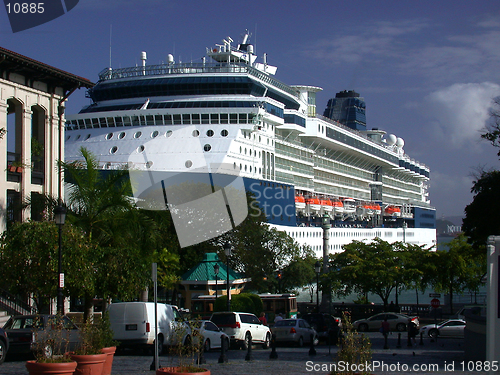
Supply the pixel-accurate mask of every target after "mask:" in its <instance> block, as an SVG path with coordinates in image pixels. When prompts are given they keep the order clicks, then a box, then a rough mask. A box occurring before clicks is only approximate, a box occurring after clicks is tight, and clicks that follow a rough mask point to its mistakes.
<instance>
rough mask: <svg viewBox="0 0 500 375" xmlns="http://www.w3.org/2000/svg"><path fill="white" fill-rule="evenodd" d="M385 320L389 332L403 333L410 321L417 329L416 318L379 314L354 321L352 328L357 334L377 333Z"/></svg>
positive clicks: (394, 314)
mask: <svg viewBox="0 0 500 375" xmlns="http://www.w3.org/2000/svg"><path fill="white" fill-rule="evenodd" d="M385 319H387V321H388V322H389V326H390V330H391V331H398V332H403V331H406V329H407V327H408V322H409V321H410V320H411V321H412V322H413V323H415V325H416V326H417V327H418V326H419V322H418V318H417V317H416V316H414V317H410V316H408V315H404V314H397V313H380V314H376V315H373V316H370V317H369V318H367V319H361V320H356V321H355V322H354V323H352V324H353V326H354V328H355V329H356V330H357V331H359V332H366V331H377V330H379V329H380V327H381V326H382V322H383V321H384V320H385Z"/></svg>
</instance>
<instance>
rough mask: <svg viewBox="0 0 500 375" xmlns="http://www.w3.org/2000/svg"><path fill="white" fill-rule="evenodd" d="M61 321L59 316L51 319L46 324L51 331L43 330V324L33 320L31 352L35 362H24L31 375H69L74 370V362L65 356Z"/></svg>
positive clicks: (66, 344) (65, 342) (65, 346)
mask: <svg viewBox="0 0 500 375" xmlns="http://www.w3.org/2000/svg"><path fill="white" fill-rule="evenodd" d="M63 324H64V323H63V320H62V318H61V316H60V315H57V316H54V317H51V318H50V319H49V321H48V322H47V326H49V325H50V327H51V329H49V328H48V327H47V329H43V328H44V327H43V323H42V322H41V321H40V320H35V322H34V325H33V326H34V330H33V337H34V343H33V350H34V354H35V360H30V361H27V362H26V369H27V370H28V373H29V374H31V375H42V374H51V375H71V374H73V373H74V371H75V369H76V365H77V364H76V362H75V361H74V360H72V359H71V358H70V357H69V356H68V355H67V354H64V353H66V352H67V350H66V349H67V346H68V341H67V340H66V338H65V337H64V334H63V328H64V327H63Z"/></svg>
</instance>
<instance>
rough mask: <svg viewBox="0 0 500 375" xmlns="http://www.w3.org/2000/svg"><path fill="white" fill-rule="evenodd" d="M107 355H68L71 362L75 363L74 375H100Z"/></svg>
mask: <svg viewBox="0 0 500 375" xmlns="http://www.w3.org/2000/svg"><path fill="white" fill-rule="evenodd" d="M107 356H108V355H107V354H85V355H82V354H70V357H71V359H72V360H73V361H76V362H77V365H76V369H75V375H102V369H103V367H104V362H105V361H106V358H107Z"/></svg>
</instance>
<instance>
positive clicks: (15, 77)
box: [0, 47, 94, 232]
mask: <svg viewBox="0 0 500 375" xmlns="http://www.w3.org/2000/svg"><path fill="white" fill-rule="evenodd" d="M92 86H94V84H93V83H92V82H91V81H89V80H87V79H85V78H82V77H78V76H76V75H74V74H71V73H67V72H65V71H62V70H60V69H57V68H54V67H52V66H49V65H46V64H44V63H41V62H39V61H36V60H33V59H30V58H28V57H26V56H23V55H20V54H18V53H15V52H12V51H9V50H7V49H4V48H1V47H0V129H1V138H0V232H2V231H4V230H5V229H6V228H7V225H8V223H9V222H14V221H22V220H27V219H34V220H38V219H41V218H42V215H43V213H42V212H41V211H39V210H38V211H37V210H36V209H33V210H31V209H29V210H24V211H23V210H21V209H20V208H19V204H20V203H21V202H22V201H23V200H24V199H26V198H31V199H32V201H36V198H37V194H48V195H51V196H53V197H55V198H59V199H61V197H63V192H64V190H63V189H64V187H63V183H62V178H61V177H62V176H61V174H60V171H59V168H58V160H63V158H64V123H65V119H64V108H65V101H66V100H67V99H68V97H69V96H70V95H71V94H72V93H73V92H74V91H75V90H77V89H79V88H90V87H92Z"/></svg>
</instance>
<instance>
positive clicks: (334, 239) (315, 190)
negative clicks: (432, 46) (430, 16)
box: [65, 33, 436, 256]
mask: <svg viewBox="0 0 500 375" xmlns="http://www.w3.org/2000/svg"><path fill="white" fill-rule="evenodd" d="M249 41H250V39H249V34H248V33H245V34H244V36H243V37H242V40H241V42H240V43H236V42H234V41H233V39H231V38H230V37H227V38H225V39H223V40H222V41H221V42H220V43H219V44H215V45H214V46H212V47H209V48H207V49H206V55H205V57H204V58H203V59H201V60H200V61H199V62H196V63H193V62H191V63H180V62H176V61H175V58H174V56H172V55H170V54H169V55H168V56H167V58H166V62H165V63H163V64H159V65H149V64H147V63H146V61H147V55H146V52H142V54H141V64H139V65H136V66H132V67H129V68H120V69H113V68H111V67H109V68H106V69H104V70H103V71H101V72H100V73H99V80H98V82H97V83H96V85H95V86H94V87H93V88H91V89H89V91H88V93H87V94H88V95H87V96H88V97H89V98H90V99H91V102H90V103H91V104H89V105H88V106H85V107H84V108H82V110H81V111H80V112H79V113H78V114H74V115H68V116H67V119H66V138H65V157H66V160H67V161H72V160H78V159H79V158H81V152H80V149H81V147H85V148H86V149H88V150H89V151H90V152H92V153H93V154H94V155H96V156H97V158H98V160H99V162H100V166H101V167H102V169H103V170H111V169H116V168H123V167H124V166H127V167H128V168H131V169H135V170H144V171H156V172H175V173H189V172H191V171H193V170H195V169H196V163H197V162H198V160H202V161H204V162H206V163H220V164H224V165H230V166H233V168H234V169H235V170H237V171H238V176H240V177H241V178H242V180H243V181H244V187H245V189H246V191H247V192H249V193H250V194H251V195H252V196H253V197H254V199H256V201H255V205H254V206H253V209H255V210H260V212H263V213H264V214H265V215H266V217H267V221H268V223H269V224H270V225H272V226H275V227H276V228H278V229H279V230H283V231H285V232H286V233H287V234H289V235H290V236H291V237H292V238H294V239H295V240H296V241H297V242H298V243H300V244H308V245H309V246H311V248H312V249H313V250H314V251H315V252H316V253H317V254H318V256H321V254H323V227H322V224H325V223H327V224H328V225H330V226H331V228H330V229H328V232H329V233H328V234H329V236H328V237H329V242H328V251H329V252H330V253H334V252H339V251H341V250H342V246H343V245H345V244H347V243H350V242H352V241H353V240H367V241H370V240H373V239H375V238H377V237H378V238H381V239H383V240H386V241H389V242H395V241H405V242H408V243H412V244H418V245H424V246H426V247H431V246H433V245H435V243H436V229H435V221H436V215H435V209H434V208H433V207H432V206H431V204H430V200H429V197H428V184H429V177H430V170H429V168H428V167H427V166H425V165H424V164H422V163H419V162H418V161H416V160H414V159H412V158H410V157H409V156H408V155H407V154H406V153H405V152H404V141H403V139H401V138H400V137H397V136H395V135H393V134H387V133H386V132H385V131H383V130H380V129H370V130H368V129H367V128H366V119H365V102H364V99H363V98H362V97H360V95H359V94H358V93H356V92H355V91H352V90H350V91H340V92H339V93H337V94H336V95H335V97H334V98H332V99H330V100H329V101H328V103H327V106H326V109H325V110H324V112H323V115H319V114H318V113H317V109H316V95H317V92H319V91H321V90H322V89H321V88H320V87H315V86H305V85H288V84H285V83H283V82H281V81H279V80H278V79H276V78H275V75H276V72H277V67H275V66H271V65H269V64H268V63H267V57H266V55H265V54H264V55H263V58H262V59H258V58H257V55H256V54H255V51H254V46H253V45H252V44H250V43H249ZM258 60H259V61H260V62H259V61H258ZM146 154H147V157H146ZM137 156H139V158H137ZM141 157H143V161H142V162H141Z"/></svg>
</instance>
